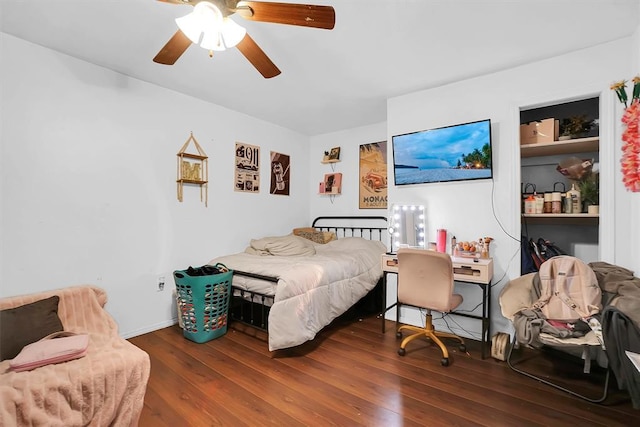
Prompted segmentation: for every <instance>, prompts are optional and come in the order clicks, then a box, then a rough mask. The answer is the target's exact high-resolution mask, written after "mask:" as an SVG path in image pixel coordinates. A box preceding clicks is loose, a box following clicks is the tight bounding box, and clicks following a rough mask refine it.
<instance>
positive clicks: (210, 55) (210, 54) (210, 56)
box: [209, 50, 213, 58]
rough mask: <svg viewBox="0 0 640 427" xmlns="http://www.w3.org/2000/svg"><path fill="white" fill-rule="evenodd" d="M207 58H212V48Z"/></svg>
mask: <svg viewBox="0 0 640 427" xmlns="http://www.w3.org/2000/svg"><path fill="white" fill-rule="evenodd" d="M209 58H213V51H212V50H210V51H209Z"/></svg>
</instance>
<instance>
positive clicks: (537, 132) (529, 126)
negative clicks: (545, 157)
mask: <svg viewBox="0 0 640 427" xmlns="http://www.w3.org/2000/svg"><path fill="white" fill-rule="evenodd" d="M559 128H560V121H559V120H556V119H553V118H551V119H544V120H539V121H533V122H529V123H525V124H522V125H520V145H526V144H540V143H546V142H554V141H557V140H558V133H559Z"/></svg>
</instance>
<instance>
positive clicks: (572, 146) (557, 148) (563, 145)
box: [520, 136, 600, 157]
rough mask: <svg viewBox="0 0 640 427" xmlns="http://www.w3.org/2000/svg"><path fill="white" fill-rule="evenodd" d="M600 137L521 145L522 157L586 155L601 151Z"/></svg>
mask: <svg viewBox="0 0 640 427" xmlns="http://www.w3.org/2000/svg"><path fill="white" fill-rule="evenodd" d="M599 149H600V137H597V136H594V137H589V138H577V139H568V140H566V141H554V142H544V143H538V144H525V145H520V157H540V156H555V155H559V154H571V153H586V152H591V151H599Z"/></svg>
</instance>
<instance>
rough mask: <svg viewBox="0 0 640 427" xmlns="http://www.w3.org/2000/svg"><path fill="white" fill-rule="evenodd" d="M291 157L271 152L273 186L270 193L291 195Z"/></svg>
mask: <svg viewBox="0 0 640 427" xmlns="http://www.w3.org/2000/svg"><path fill="white" fill-rule="evenodd" d="M290 165H291V163H290V158H289V156H288V155H286V154H282V153H276V152H275V151H272V152H271V186H270V188H269V193H271V194H281V195H284V196H288V195H289V185H290V182H291V174H290V170H291V169H290Z"/></svg>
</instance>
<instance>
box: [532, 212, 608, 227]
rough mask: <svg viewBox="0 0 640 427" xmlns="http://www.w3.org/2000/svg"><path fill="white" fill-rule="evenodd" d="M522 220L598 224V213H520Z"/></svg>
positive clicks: (564, 223) (547, 222)
mask: <svg viewBox="0 0 640 427" xmlns="http://www.w3.org/2000/svg"><path fill="white" fill-rule="evenodd" d="M520 217H521V220H522V222H526V223H529V224H558V225H598V223H599V222H600V215H599V214H589V213H578V214H566V213H563V214H521V216H520Z"/></svg>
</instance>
